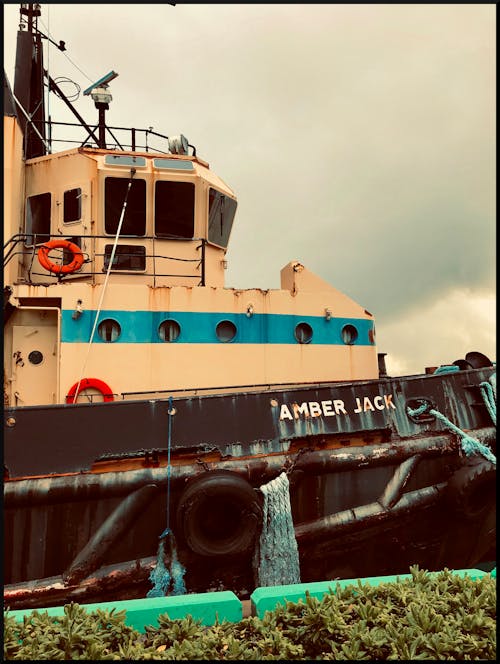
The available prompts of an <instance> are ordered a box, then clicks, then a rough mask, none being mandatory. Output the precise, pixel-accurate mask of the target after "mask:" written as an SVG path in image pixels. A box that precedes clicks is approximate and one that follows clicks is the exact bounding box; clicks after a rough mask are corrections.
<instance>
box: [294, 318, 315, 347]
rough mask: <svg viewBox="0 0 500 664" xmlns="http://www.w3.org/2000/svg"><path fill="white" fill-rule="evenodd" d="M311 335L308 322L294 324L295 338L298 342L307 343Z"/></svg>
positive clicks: (311, 331)
mask: <svg viewBox="0 0 500 664" xmlns="http://www.w3.org/2000/svg"><path fill="white" fill-rule="evenodd" d="M312 337H313V329H312V327H311V326H310V325H309V323H298V324H297V325H296V326H295V338H296V339H297V341H298V342H299V344H308V343H309V342H310V341H311V339H312Z"/></svg>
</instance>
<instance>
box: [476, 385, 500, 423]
mask: <svg viewBox="0 0 500 664" xmlns="http://www.w3.org/2000/svg"><path fill="white" fill-rule="evenodd" d="M493 376H495V374H493ZM495 382H496V381H495ZM479 387H480V389H481V395H482V397H483V401H484V405H485V406H486V408H487V409H488V413H489V414H490V417H491V419H492V420H493V424H494V425H495V426H496V425H497V404H496V401H495V390H494V389H493V386H492V385H491V383H489V382H488V381H484V383H481V384H480V385H479Z"/></svg>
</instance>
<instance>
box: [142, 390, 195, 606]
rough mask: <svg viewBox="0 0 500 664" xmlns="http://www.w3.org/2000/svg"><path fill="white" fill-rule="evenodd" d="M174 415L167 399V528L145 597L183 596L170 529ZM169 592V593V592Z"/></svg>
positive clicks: (180, 575)
mask: <svg viewBox="0 0 500 664" xmlns="http://www.w3.org/2000/svg"><path fill="white" fill-rule="evenodd" d="M173 414H174V409H173V399H172V397H169V399H168V448H167V526H166V528H165V530H164V531H163V532H162V534H161V535H160V537H159V540H160V543H159V545H158V554H157V556H156V566H155V567H154V568H153V570H152V571H151V574H150V575H149V580H150V581H151V583H152V584H153V587H152V588H151V590H149V591H148V593H147V597H166V596H167V595H184V594H185V593H186V586H185V584H184V574H185V573H186V569H185V568H184V567H183V565H182V564H181V563H180V562H179V559H178V558H177V546H176V543H175V537H174V534H173V532H172V531H171V529H170V469H171V463H170V452H171V449H172V416H173ZM167 535H170V542H169V543H170V570H169V569H168V568H167V567H166V566H165V562H164V557H165V541H166V538H167ZM171 586H172V587H171ZM170 591H171V592H170Z"/></svg>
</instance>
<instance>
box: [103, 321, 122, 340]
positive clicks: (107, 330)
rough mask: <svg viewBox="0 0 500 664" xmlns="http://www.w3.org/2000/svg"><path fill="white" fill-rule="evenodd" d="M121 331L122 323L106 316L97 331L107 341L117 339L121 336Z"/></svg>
mask: <svg viewBox="0 0 500 664" xmlns="http://www.w3.org/2000/svg"><path fill="white" fill-rule="evenodd" d="M121 331H122V328H121V327H120V323H118V321H116V320H113V319H112V318H106V320H103V321H101V322H100V323H99V326H98V327H97V333H98V334H99V336H100V337H101V339H102V340H103V341H105V342H106V343H112V342H113V341H116V340H117V339H118V337H119V336H120V334H121Z"/></svg>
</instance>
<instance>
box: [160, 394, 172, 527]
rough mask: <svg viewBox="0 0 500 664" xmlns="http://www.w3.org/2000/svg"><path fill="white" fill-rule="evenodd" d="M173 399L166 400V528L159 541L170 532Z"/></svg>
mask: <svg viewBox="0 0 500 664" xmlns="http://www.w3.org/2000/svg"><path fill="white" fill-rule="evenodd" d="M172 403H173V399H172V397H169V398H168V448H167V527H166V528H165V530H164V531H163V532H162V534H161V535H160V539H163V538H164V537H166V536H167V535H168V534H169V533H170V532H171V531H170V450H171V449H172V415H173V414H174V411H173V406H172Z"/></svg>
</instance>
